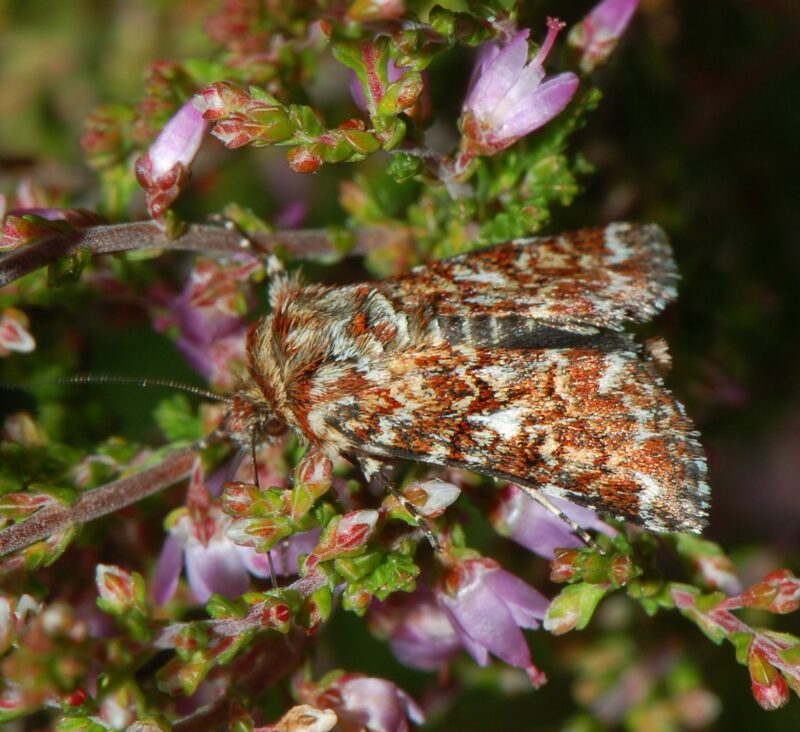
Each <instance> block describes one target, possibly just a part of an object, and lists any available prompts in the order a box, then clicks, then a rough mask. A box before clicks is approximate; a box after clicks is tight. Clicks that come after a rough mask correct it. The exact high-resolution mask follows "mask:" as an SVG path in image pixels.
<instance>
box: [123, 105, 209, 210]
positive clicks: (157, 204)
mask: <svg viewBox="0 0 800 732" xmlns="http://www.w3.org/2000/svg"><path fill="white" fill-rule="evenodd" d="M207 127H208V123H207V122H206V120H205V119H203V114H202V113H201V112H200V111H198V110H197V109H195V107H194V106H193V104H192V102H191V101H189V102H186V103H185V104H184V105H183V106H182V107H181V108H180V109H179V110H178V111H177V112H176V113H175V115H174V116H173V117H172V119H170V120H169V122H167V124H166V125H165V126H164V129H163V130H161V133H160V134H159V136H158V137H157V138H156V140H155V142H153V144H152V145H151V146H150V149H149V150H148V151H147V152H146V153H145V154H144V155H143V156H142V157H140V158H139V159H138V160H137V161H136V166H135V169H136V179H137V180H138V181H139V184H140V185H141V186H142V188H144V191H145V196H146V199H147V208H148V210H149V211H150V215H151V216H152V217H153V218H158V217H159V216H161V215H162V214H163V213H164V211H165V210H166V209H167V208H168V207H169V206H170V205H171V204H172V202H173V201H174V200H175V199H176V198H177V197H178V194H179V193H180V191H181V188H182V187H183V185H184V183H185V182H186V179H187V177H188V173H189V168H190V166H191V164H192V161H193V160H194V158H195V156H196V155H197V151H198V150H199V149H200V144H201V143H202V141H203V136H204V135H205V132H206V128H207Z"/></svg>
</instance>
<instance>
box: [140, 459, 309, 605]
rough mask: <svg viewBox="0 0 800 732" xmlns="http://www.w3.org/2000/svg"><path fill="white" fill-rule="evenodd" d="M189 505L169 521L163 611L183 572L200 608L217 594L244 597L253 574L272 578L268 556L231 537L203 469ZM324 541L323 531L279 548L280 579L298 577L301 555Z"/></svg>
mask: <svg viewBox="0 0 800 732" xmlns="http://www.w3.org/2000/svg"><path fill="white" fill-rule="evenodd" d="M187 505H188V508H187V509H178V510H177V511H176V512H175V513H174V514H173V515H172V516H171V517H170V519H168V521H169V522H170V523H171V526H170V529H169V535H168V536H167V539H166V541H165V542H164V546H163V547H162V549H161V554H160V555H159V557H158V562H157V563H156V577H155V582H154V596H155V601H156V602H157V603H158V604H159V605H163V604H164V603H165V602H166V601H167V600H169V599H170V598H171V597H172V595H173V594H174V593H175V589H176V588H177V586H178V578H179V577H180V575H181V572H182V570H183V569H184V568H185V569H186V579H187V581H188V583H189V588H190V589H191V591H192V594H194V596H195V598H196V599H197V601H198V602H200V603H206V602H208V598H209V597H211V595H212V594H214V593H217V594H219V595H222V596H223V597H239V596H240V595H242V594H244V593H245V592H246V591H247V588H248V587H249V584H250V582H249V579H248V572H249V573H250V574H252V575H254V576H256V577H260V578H266V577H269V576H270V569H269V562H268V560H267V557H266V555H265V554H262V553H258V552H256V551H255V549H252V548H251V547H245V546H240V545H239V544H236V543H235V542H234V541H233V540H232V539H231V538H229V537H228V536H227V534H226V530H227V529H228V528H229V527H230V524H231V519H230V518H229V517H228V516H226V515H224V514H223V513H222V512H221V511H220V510H219V508H217V506H216V505H215V504H213V503H212V502H211V495H210V492H209V490H208V488H207V486H206V485H205V483H204V478H203V473H202V468H201V466H200V465H199V464H198V465H197V466H196V467H195V470H194V471H193V473H192V478H191V481H190V485H189V490H188V495H187ZM319 535H320V530H319V529H314V530H312V531H306V532H304V533H301V534H296V535H294V536H291V537H289V538H287V539H285V540H284V541H283V542H281V543H280V544H279V545H278V546H276V547H275V548H274V549H273V550H272V552H271V555H272V559H273V569H274V570H275V574H276V575H277V576H291V575H296V574H297V572H298V569H297V563H298V559H299V557H300V555H301V554H308V552H310V551H311V549H312V548H313V547H314V546H315V545H316V543H317V540H318V539H319Z"/></svg>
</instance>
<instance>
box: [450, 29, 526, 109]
mask: <svg viewBox="0 0 800 732" xmlns="http://www.w3.org/2000/svg"><path fill="white" fill-rule="evenodd" d="M527 60H528V31H527V30H523V31H520V32H519V33H517V34H516V35H515V36H514V38H512V39H511V41H510V42H509V44H508V45H507V46H505V47H504V48H503V49H502V50H501V51H500V52H499V53H498V54H497V55H496V56H495V57H494V58H493V59H492V60H491V61H490V62H488V63H486V64H485V65H484V67H483V70H482V73H481V76H480V78H479V79H478V80H477V81H476V82H475V86H474V87H473V88H472V91H471V92H470V93H469V96H468V97H467V99H466V103H465V105H464V106H465V108H466V109H469V110H471V111H472V113H473V114H474V115H475V116H476V117H477V118H479V119H484V118H485V117H486V116H487V115H490V114H491V113H492V111H493V110H494V109H495V108H496V107H497V105H498V104H499V103H500V100H501V99H502V98H503V97H504V96H505V95H506V93H507V92H508V90H509V89H510V88H511V87H512V86H513V84H514V82H515V81H516V80H517V79H518V78H519V75H520V73H521V72H522V69H523V67H524V66H525V62H526V61H527Z"/></svg>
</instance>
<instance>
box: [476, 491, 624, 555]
mask: <svg viewBox="0 0 800 732" xmlns="http://www.w3.org/2000/svg"><path fill="white" fill-rule="evenodd" d="M547 498H548V500H549V501H550V502H551V503H552V504H553V505H554V506H556V507H557V508H560V509H561V511H563V512H564V514H565V515H566V516H567V517H568V518H571V519H572V520H573V521H575V523H577V524H579V525H580V526H582V527H583V528H586V529H596V530H598V531H602V532H603V533H605V534H608V535H609V536H613V535H614V534H615V533H616V532H615V531H614V529H612V528H611V527H610V526H609V525H608V524H607V523H606V522H605V521H603V520H602V519H601V518H600V517H599V516H598V515H597V514H596V513H595V512H594V511H592V510H591V509H588V508H583V507H582V506H576V505H575V504H574V503H570V502H569V501H567V500H564V499H563V498H555V497H553V496H548V497H547ZM491 521H492V524H493V526H494V527H495V529H497V531H498V532H499V533H501V534H502V535H503V536H507V537H509V538H510V539H513V540H514V541H516V542H517V544H521V545H522V546H524V547H526V548H527V549H530V550H531V551H532V552H534V553H535V554H538V555H539V556H542V557H545V558H547V559H552V558H553V555H554V551H555V550H556V549H558V548H562V547H573V546H583V542H582V541H581V540H580V539H579V538H578V537H577V536H575V534H573V533H572V529H570V527H569V525H568V524H566V523H565V522H564V521H562V520H561V519H560V518H559V517H558V516H556V515H554V514H553V513H551V512H550V511H548V510H547V509H546V508H545V507H544V506H542V505H541V504H539V503H537V502H536V501H534V500H532V499H531V498H530V497H528V496H526V495H525V494H524V493H523V492H522V491H521V490H520V489H519V488H518V487H517V486H515V485H511V484H508V485H507V486H506V487H505V488H504V489H503V490H502V491H500V492H499V493H498V496H497V502H496V504H495V506H494V509H493V511H492V514H491Z"/></svg>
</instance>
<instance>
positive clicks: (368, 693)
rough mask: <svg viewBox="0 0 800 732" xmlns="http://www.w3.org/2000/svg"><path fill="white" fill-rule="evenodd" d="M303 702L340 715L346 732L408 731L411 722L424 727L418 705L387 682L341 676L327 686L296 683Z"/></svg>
mask: <svg viewBox="0 0 800 732" xmlns="http://www.w3.org/2000/svg"><path fill="white" fill-rule="evenodd" d="M294 688H295V692H296V693H297V696H298V698H299V700H300V701H301V702H304V703H305V704H311V705H312V706H314V707H317V708H321V709H332V710H333V711H334V712H336V717H337V718H338V721H339V724H338V729H340V730H342V732H365V731H366V732H407V731H408V729H409V726H408V720H411V721H412V722H414V724H421V723H422V722H424V721H425V716H424V715H423V713H422V710H421V709H420V708H419V706H418V705H417V703H416V702H415V701H414V700H413V699H412V698H411V697H410V696H409V695H408V694H406V693H405V692H404V691H403V690H402V689H401V688H399V687H398V686H396V685H395V684H393V683H392V682H391V681H387V680H386V679H379V678H372V677H369V676H364V675H363V674H341V675H339V676H337V677H335V678H334V679H333V680H332V681H331V682H330V683H328V684H325V685H320V684H315V683H313V682H307V681H302V680H299V679H296V680H295V683H294Z"/></svg>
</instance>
